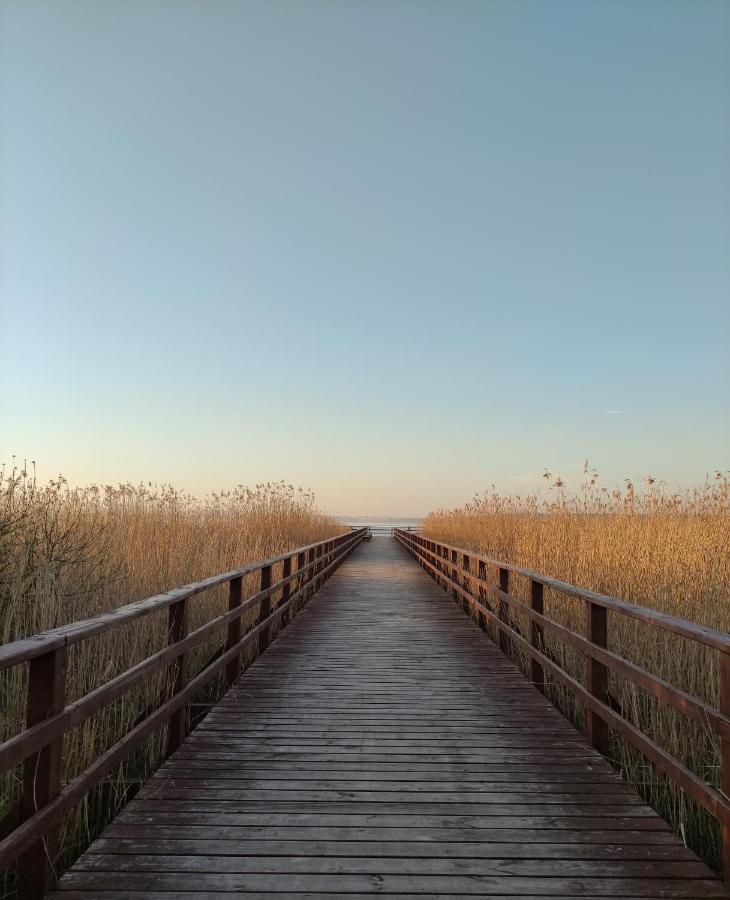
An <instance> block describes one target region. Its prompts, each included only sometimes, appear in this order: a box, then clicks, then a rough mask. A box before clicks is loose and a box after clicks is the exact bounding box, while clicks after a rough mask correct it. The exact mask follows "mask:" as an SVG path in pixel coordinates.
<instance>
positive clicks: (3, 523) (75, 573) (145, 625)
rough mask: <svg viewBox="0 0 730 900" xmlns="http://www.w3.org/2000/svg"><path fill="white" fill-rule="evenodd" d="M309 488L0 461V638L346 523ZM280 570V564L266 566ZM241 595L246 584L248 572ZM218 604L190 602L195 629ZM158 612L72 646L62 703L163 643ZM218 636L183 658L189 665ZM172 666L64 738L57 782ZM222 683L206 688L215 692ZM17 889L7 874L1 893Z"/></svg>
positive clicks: (21, 687)
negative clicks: (80, 478)
mask: <svg viewBox="0 0 730 900" xmlns="http://www.w3.org/2000/svg"><path fill="white" fill-rule="evenodd" d="M342 530H343V529H342V526H341V525H339V524H338V523H337V522H336V521H335V520H334V519H332V518H331V517H329V516H327V515H325V514H323V513H322V512H320V511H319V510H318V509H317V507H316V505H315V502H314V497H313V496H312V494H311V493H309V492H306V491H303V490H301V489H295V488H294V487H293V486H292V485H290V484H286V483H284V482H279V483H273V484H272V483H269V484H259V485H257V486H256V487H255V488H252V489H250V488H247V487H242V486H241V487H237V488H235V489H234V490H232V491H228V492H222V493H219V494H212V495H210V496H208V497H206V498H205V499H204V500H196V499H195V498H194V497H192V496H189V495H188V494H186V493H184V492H181V491H178V490H175V489H174V488H172V487H170V486H166V485H165V486H161V487H157V486H152V485H150V484H147V485H132V484H123V485H117V486H108V485H107V486H96V485H93V486H90V487H85V488H72V487H70V486H69V485H68V484H67V483H66V481H65V480H64V479H63V478H62V477H59V478H58V479H55V480H52V481H50V482H49V483H47V484H42V485H40V484H37V483H36V481H35V479H34V478H33V477H32V476H31V475H29V474H28V473H26V472H25V471H18V470H17V469H14V470H11V471H6V470H4V469H3V470H0V643H7V642H10V641H14V640H17V639H19V638H22V637H25V636H28V635H31V634H36V633H38V632H40V631H43V630H45V629H48V628H53V627H55V626H58V625H63V624H65V623H68V622H71V621H75V620H78V619H82V618H87V617H89V616H93V615H95V614H96V613H100V612H103V611H106V610H109V609H112V608H114V607H117V606H120V605H122V604H125V603H129V602H132V601H134V600H137V599H140V598H142V597H145V596H149V595H151V594H155V593H158V592H162V591H165V590H168V589H170V588H172V587H176V586H178V585H182V584H187V583H189V582H191V581H196V580H199V579H201V578H204V577H206V576H208V575H214V574H217V573H219V572H224V571H228V570H230V569H233V568H236V567H238V566H241V565H244V564H246V563H250V562H255V561H257V560H261V559H266V558H268V557H271V556H275V555H277V554H279V553H281V552H283V551H285V550H288V549H292V548H294V547H298V546H302V545H305V544H309V543H312V542H314V541H318V540H322V539H324V538H326V537H331V536H333V535H335V534H339V533H341V532H342ZM277 574H279V575H280V573H277V572H275V573H274V576H275V577H276V576H277ZM254 580H255V579H252V580H251V583H249V584H248V585H246V589H247V591H250V592H251V593H253V592H254V590H255V585H254V584H253V581H254ZM226 608H227V595H226V591H225V588H219V589H215V590H212V591H207V592H205V593H204V594H201V595H199V596H197V597H195V598H193V599H192V600H191V601H190V604H189V616H190V628H191V630H192V629H193V628H196V627H197V626H198V625H201V624H203V622H205V621H208V620H209V619H211V618H212V617H213V616H214V615H216V614H219V613H222V612H223V611H224V610H225V609H226ZM166 616H167V614H166V613H160V614H155V615H153V616H149V617H147V618H145V619H143V620H141V621H140V622H138V623H134V624H132V625H130V626H127V627H125V628H123V629H120V630H118V631H114V632H112V633H111V634H109V635H105V636H101V637H98V638H94V639H92V640H89V641H85V642H84V643H82V644H78V645H75V646H74V647H72V648H71V651H70V656H69V669H68V676H67V702H70V701H72V700H74V699H76V698H78V697H80V696H83V695H84V694H86V693H88V692H89V691H90V690H92V689H93V688H95V687H97V686H98V685H99V684H102V683H104V682H106V681H108V680H109V679H110V678H112V677H113V676H114V675H116V674H118V673H119V672H122V671H124V670H125V669H127V668H129V667H130V666H131V665H133V664H134V663H136V662H138V661H140V660H141V659H143V658H145V657H146V656H148V655H149V654H151V653H153V652H155V651H157V650H159V649H162V647H163V646H164V645H165V643H166V640H167V617H166ZM223 638H224V635H218V636H217V637H216V638H215V639H213V640H211V642H210V643H208V644H206V645H205V646H203V647H201V648H199V650H197V651H196V652H195V653H193V654H190V657H191V658H190V659H189V660H188V663H187V664H188V667H189V671H190V672H195V671H197V669H199V668H200V667H201V666H202V664H203V663H204V662H205V661H206V660H207V659H209V658H210V656H211V655H212V654H213V653H215V651H216V650H217V649H218V648H219V646H220V644H221V642H222V640H223ZM24 668H25V667H22V666H18V667H15V668H13V669H10V670H7V671H5V672H2V673H0V741H2V740H5V739H7V737H9V736H11V735H13V734H15V733H17V732H18V731H20V730H22V728H23V721H24V713H25V695H26V690H25V689H26V672H25V671H24ZM166 678H167V673H162V674H161V675H160V676H159V677H157V678H153V679H150V680H148V681H146V682H145V683H144V684H143V685H141V686H139V687H138V688H136V689H133V690H132V691H131V692H130V693H129V694H128V695H126V696H125V697H124V698H123V699H121V700H119V701H117V702H116V703H114V704H112V705H111V706H110V707H108V708H107V709H106V710H104V711H103V712H101V713H99V714H98V715H96V716H94V717H92V718H91V719H90V720H89V721H88V722H86V723H85V724H84V725H83V726H81V727H80V728H78V729H76V730H75V731H73V732H71V733H70V734H68V735H67V736H66V739H65V743H64V771H63V779H64V782H67V781H68V780H70V779H71V778H72V777H73V776H74V775H76V774H78V773H79V772H81V771H83V770H84V769H85V768H86V767H87V766H88V765H89V764H90V763H91V762H92V761H93V760H94V759H95V758H96V757H97V756H98V755H99V754H100V753H101V751H102V750H104V749H106V748H107V747H109V746H110V745H111V744H113V743H114V742H115V741H116V740H118V739H119V738H120V737H121V736H123V735H124V734H125V733H126V732H127V731H128V730H129V729H130V728H131V727H132V726H133V724H134V723H135V721H136V720H137V719H138V717H140V716H141V715H142V714H143V713H144V712H145V710H146V709H148V707H150V706H151V705H154V704H156V702H158V700H159V697H160V696H161V693H162V692H163V691H164V690H165V687H166V681H165V679H166ZM222 690H223V684H222V681H219V682H217V683H215V684H213V685H212V687H211V688H210V690H209V692H208V696H207V698H206V697H203V698H199V699H201V700H203V701H205V700H206V699H208V700H214V699H216V697H217V696H219V695H220V693H222ZM164 738H165V736H164V734H158V735H156V736H154V737H153V738H151V739H150V740H148V741H147V742H146V744H145V745H144V746H143V747H142V748H141V749H140V750H139V752H137V753H135V754H133V755H132V757H130V758H129V759H128V761H127V762H126V763H125V764H123V765H122V766H120V767H119V768H118V770H117V771H116V772H115V773H114V774H113V776H111V777H109V778H107V779H106V780H105V782H104V783H103V784H102V785H101V787H100V788H99V789H98V790H96V791H94V792H93V793H92V794H91V795H90V796H89V798H88V799H87V801H86V802H85V803H84V804H81V805H80V806H79V807H78V808H77V810H76V811H75V812H74V813H73V814H72V815H70V816H68V817H67V818H66V820H65V821H64V825H63V830H62V840H61V854H60V858H59V860H58V866H59V867H63V865H64V864H65V863H66V862H67V861H68V860H69V859H70V858H73V856H74V855H75V854H76V852H77V851H78V849H80V848H82V847H83V846H84V845H85V844H86V843H87V842H88V840H89V839H90V838H91V837H93V836H94V834H95V833H96V832H97V831H98V830H99V828H100V827H101V826H102V825H103V824H105V822H106V821H107V820H108V819H109V818H110V817H111V816H112V815H113V814H114V813H115V812H116V811H117V809H118V808H119V807H120V806H121V805H122V804H123V802H124V800H125V798H126V797H127V795H128V793H129V790H130V786H134V785H135V784H136V783H138V782H139V781H141V780H143V779H144V778H145V776H146V775H147V774H148V773H149V772H150V771H152V770H153V769H154V768H156V766H157V765H159V762H160V761H161V759H162V756H163V748H164ZM21 777H22V772H21V770H20V768H18V769H16V770H15V771H11V772H8V773H4V774H3V775H1V776H0V819H2V816H3V815H4V814H5V813H7V812H8V810H9V809H11V808H12V806H13V805H14V804H15V803H16V802H17V800H18V798H19V795H20V787H21ZM12 891H13V882H12V877H11V876H9V875H8V876H6V877H5V881H4V883H3V882H2V880H0V895H2V896H10V895H11V893H12Z"/></svg>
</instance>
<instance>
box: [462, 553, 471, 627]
mask: <svg viewBox="0 0 730 900" xmlns="http://www.w3.org/2000/svg"><path fill="white" fill-rule="evenodd" d="M461 563H462V568H463V569H464V573H465V574H464V580H463V584H462V587H463V588H464V590H465V591H468V592H469V593H471V582H470V581H469V577H468V575H467V574H466V573H467V572H468V571H469V564H470V559H469V557H468V556H467V555H466V553H462V555H461ZM461 608H462V609H463V610H464V612H465V613H467V614H468V615H471V603H469V601H468V600H467V599H466V597H462V600H461Z"/></svg>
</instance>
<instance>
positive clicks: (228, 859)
mask: <svg viewBox="0 0 730 900" xmlns="http://www.w3.org/2000/svg"><path fill="white" fill-rule="evenodd" d="M373 895H384V896H387V897H400V898H404V900H405V898H413V900H415V898H416V897H418V898H420V900H423V898H425V897H439V898H448V897H454V898H456V897H490V898H500V897H501V898H507V897H510V898H515V897H522V898H526V897H562V898H567V900H569V898H578V897H583V898H585V897H622V898H626V900H629V898H639V897H642V898H647V897H653V898H658V897H676V898H680V897H681V898H698V897H727V896H728V894H727V893H726V892H725V889H724V887H723V885H722V883H721V882H720V881H719V880H718V879H716V878H715V877H714V876H713V875H712V873H711V872H710V871H709V870H708V869H707V868H706V867H705V866H704V865H703V864H702V863H701V862H700V861H699V860H698V859H697V857H696V856H695V855H694V854H693V853H691V852H690V851H689V850H686V849H685V848H684V847H683V846H682V844H681V842H680V841H679V840H678V839H677V838H676V837H675V835H674V834H672V832H671V831H670V830H669V828H668V826H667V825H666V824H665V823H664V822H662V820H661V819H660V818H659V817H658V816H657V815H656V813H654V812H653V811H652V810H651V809H649V808H648V807H647V806H646V805H645V804H644V803H643V802H642V801H641V800H640V799H639V797H638V796H637V795H636V794H635V793H634V791H633V790H632V789H631V788H630V787H629V786H627V785H626V784H624V783H623V782H621V780H620V779H619V778H618V776H617V774H616V773H615V772H614V771H613V769H612V768H611V767H610V766H609V764H608V763H607V762H606V761H605V760H604V759H602V758H601V757H600V756H599V755H598V754H597V753H596V752H595V751H594V750H593V749H591V748H590V747H589V746H588V745H587V744H586V742H585V741H584V739H583V738H582V737H581V736H580V735H579V734H578V733H577V732H576V731H575V730H574V729H573V728H572V727H571V726H570V725H569V723H568V722H567V721H566V720H565V719H564V718H563V717H562V716H561V715H560V713H559V712H558V711H557V710H556V709H555V708H554V707H553V706H551V704H550V703H549V702H548V701H547V700H546V699H545V697H544V696H543V695H542V694H541V693H540V692H539V691H538V690H537V689H536V688H535V687H533V686H532V685H531V684H530V683H529V682H528V681H527V680H526V679H525V678H524V677H523V676H522V674H521V673H520V672H518V671H517V669H516V668H515V667H514V666H513V665H512V664H511V663H510V662H509V660H507V659H506V658H505V656H504V655H503V654H502V653H501V652H500V651H499V649H498V648H497V647H495V646H494V645H493V644H492V643H490V642H489V641H488V640H487V638H486V637H485V635H484V634H483V633H482V632H481V631H480V629H479V628H478V627H477V626H476V625H475V624H474V623H473V622H472V621H471V620H470V619H469V618H468V617H466V616H464V615H463V613H462V611H461V609H460V607H459V606H457V605H456V604H454V603H453V602H452V600H450V599H449V597H448V596H447V594H445V593H444V592H443V591H442V590H441V589H440V588H439V587H438V586H437V585H436V584H435V583H434V582H433V581H432V580H431V579H430V578H429V577H428V575H426V574H425V573H424V572H423V571H422V570H421V569H420V568H419V567H418V566H417V565H416V563H415V562H413V561H412V559H411V558H410V557H409V556H408V555H407V554H406V552H405V551H404V550H403V549H402V548H401V547H399V545H398V544H397V543H396V542H395V541H394V540H392V539H390V538H386V537H382V538H373V539H372V540H370V541H369V542H367V543H365V544H363V545H361V547H360V548H358V550H357V551H356V552H355V553H354V554H353V555H352V556H351V557H350V558H349V559H348V560H347V561H346V562H345V563H344V564H343V566H342V567H341V569H340V570H339V571H338V572H337V573H336V574H335V575H334V576H333V578H332V579H331V580H330V581H329V582H328V583H327V584H326V585H325V587H324V588H323V590H322V591H321V593H320V595H319V596H318V597H317V598H315V599H314V600H313V601H312V602H311V603H310V604H309V605H308V606H307V608H306V610H305V611H304V612H303V613H302V614H301V615H300V616H299V617H297V618H296V619H295V620H294V622H293V623H292V624H291V626H290V627H289V628H287V629H286V631H285V632H284V633H283V634H282V635H281V636H280V637H279V639H278V640H277V641H276V642H274V643H273V644H272V645H271V647H269V649H267V651H266V653H265V654H263V655H262V656H261V657H260V658H259V659H258V660H257V661H256V662H255V663H254V664H253V665H252V666H251V668H250V669H249V670H248V671H247V672H246V673H244V675H243V676H242V677H241V678H240V679H239V680H238V681H237V682H236V683H235V684H234V686H233V687H232V689H231V690H230V691H229V692H228V694H226V695H225V697H224V698H223V699H222V701H221V702H220V704H219V705H218V706H217V707H216V708H215V709H213V710H212V711H211V712H210V714H209V715H208V716H207V718H206V719H204V720H203V722H202V723H201V724H200V725H199V726H198V728H197V729H196V730H195V731H194V732H193V733H192V734H191V735H190V736H189V737H188V738H187V740H185V741H184V742H183V743H182V745H181V746H180V747H179V749H178V750H177V751H176V752H175V753H174V754H173V756H172V757H171V758H170V759H169V760H168V761H167V762H166V763H165V765H164V766H163V767H162V768H161V769H160V770H159V771H158V772H157V773H156V774H155V776H154V777H153V778H152V779H151V780H150V781H149V782H148V783H147V784H146V785H145V786H144V788H143V789H142V791H141V792H140V793H139V795H138V796H137V797H136V798H135V799H134V800H133V801H132V802H131V803H130V804H129V805H128V806H127V808H126V809H125V810H124V811H123V812H122V813H121V814H120V815H119V816H118V817H117V819H116V820H115V821H114V822H113V823H112V824H111V825H110V826H109V827H108V828H107V829H106V831H105V832H104V834H103V835H102V837H101V838H100V839H99V840H98V841H96V842H95V843H94V844H93V845H92V846H91V848H90V849H89V850H88V851H87V853H85V854H84V855H83V856H82V857H81V858H80V859H79V861H78V862H77V864H76V865H75V866H74V867H73V869H71V870H70V871H69V872H68V873H67V874H66V875H65V876H64V877H63V878H62V879H61V881H60V883H59V885H58V889H57V891H56V892H54V896H56V897H57V900H82V898H83V900H142V898H150V900H175V898H187V900H190V898H193V897H196V898H201V900H206V898H213V897H236V896H242V897H243V896H247V897H251V896H260V897H271V898H277V900H285V898H292V900H293V898H296V900H306V898H320V897H321V898H325V897H327V898H330V900H332V898H333V897H347V898H348V900H357V898H361V897H362V898H364V897H368V896H373Z"/></svg>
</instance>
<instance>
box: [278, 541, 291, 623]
mask: <svg viewBox="0 0 730 900" xmlns="http://www.w3.org/2000/svg"><path fill="white" fill-rule="evenodd" d="M290 575H291V556H287V558H286V559H285V560H284V566H283V569H282V572H281V577H282V579H283V578H288V577H289V576H290ZM289 597H291V581H290V582H288V583H287V584H285V585H284V587H283V588H282V589H281V603H282V605H283V604H284V603H287V602H288V601H289ZM290 621H291V609H287V610H286V611H285V612H284V613H282V615H281V619H279V622H280V623H281V624H280V627H281V628H286V626H287V625H288V624H289V622H290Z"/></svg>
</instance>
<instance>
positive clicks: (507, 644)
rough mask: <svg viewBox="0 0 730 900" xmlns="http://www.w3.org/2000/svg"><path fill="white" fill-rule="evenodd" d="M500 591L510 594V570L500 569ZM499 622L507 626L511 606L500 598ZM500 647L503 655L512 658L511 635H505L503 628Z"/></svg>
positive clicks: (500, 631)
mask: <svg viewBox="0 0 730 900" xmlns="http://www.w3.org/2000/svg"><path fill="white" fill-rule="evenodd" d="M499 589H500V591H502V592H503V593H505V594H509V569H503V568H502V567H501V566H500V569H499ZM499 621H500V622H504V623H505V624H507V622H509V604H508V603H507V601H506V600H503V599H502V598H501V597H500V598H499ZM499 646H500V649H501V650H502V653H505V654H506V655H507V656H511V653H512V641H510V639H509V635H507V634H505V633H504V631H503V629H501V628H500V629H499Z"/></svg>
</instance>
